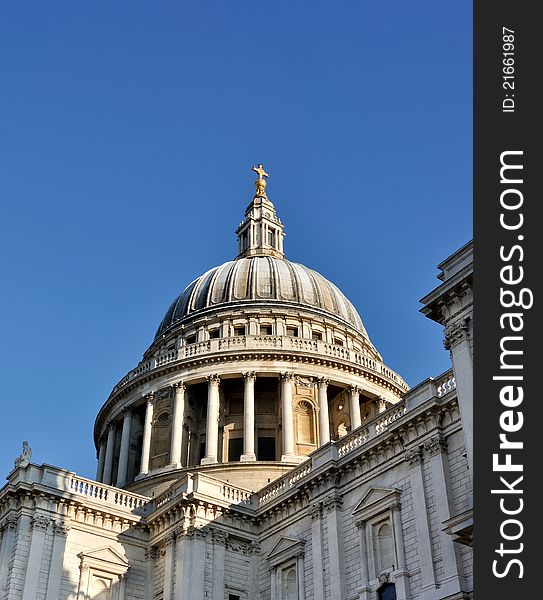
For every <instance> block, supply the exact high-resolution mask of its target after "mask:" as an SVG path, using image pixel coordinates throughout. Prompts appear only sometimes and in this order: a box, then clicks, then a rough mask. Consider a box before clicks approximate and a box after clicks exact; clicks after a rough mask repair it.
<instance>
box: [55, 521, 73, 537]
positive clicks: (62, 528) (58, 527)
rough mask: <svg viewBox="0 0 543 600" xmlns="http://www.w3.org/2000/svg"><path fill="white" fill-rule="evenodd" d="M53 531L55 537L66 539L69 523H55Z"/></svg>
mask: <svg viewBox="0 0 543 600" xmlns="http://www.w3.org/2000/svg"><path fill="white" fill-rule="evenodd" d="M54 531H55V534H56V535H59V536H62V537H68V532H69V531H70V523H69V522H68V521H55V524H54Z"/></svg>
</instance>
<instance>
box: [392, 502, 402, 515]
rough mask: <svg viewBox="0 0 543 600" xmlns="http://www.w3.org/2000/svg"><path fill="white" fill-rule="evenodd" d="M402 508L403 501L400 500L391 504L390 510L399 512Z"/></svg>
mask: <svg viewBox="0 0 543 600" xmlns="http://www.w3.org/2000/svg"><path fill="white" fill-rule="evenodd" d="M401 508H402V503H401V502H400V501H399V500H398V501H397V502H394V503H393V504H391V505H390V510H391V511H392V512H393V513H395V512H397V513H399V512H400V509H401Z"/></svg>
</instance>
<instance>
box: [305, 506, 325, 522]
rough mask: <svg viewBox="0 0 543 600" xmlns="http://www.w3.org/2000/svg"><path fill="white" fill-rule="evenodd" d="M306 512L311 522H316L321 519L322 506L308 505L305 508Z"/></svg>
mask: <svg viewBox="0 0 543 600" xmlns="http://www.w3.org/2000/svg"><path fill="white" fill-rule="evenodd" d="M307 512H308V513H309V515H310V517H311V520H312V521H316V520H318V519H320V518H321V515H322V505H321V504H320V503H319V504H310V505H309V506H308V507H307Z"/></svg>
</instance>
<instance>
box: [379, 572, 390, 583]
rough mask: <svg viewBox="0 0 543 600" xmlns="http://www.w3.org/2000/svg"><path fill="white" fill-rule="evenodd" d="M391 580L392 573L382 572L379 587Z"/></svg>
mask: <svg viewBox="0 0 543 600" xmlns="http://www.w3.org/2000/svg"><path fill="white" fill-rule="evenodd" d="M389 580H390V573H389V572H388V571H381V573H379V586H382V585H385V583H388V582H389Z"/></svg>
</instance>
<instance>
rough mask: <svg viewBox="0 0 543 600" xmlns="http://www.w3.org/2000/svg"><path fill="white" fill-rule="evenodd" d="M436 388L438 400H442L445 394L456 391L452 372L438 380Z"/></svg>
mask: <svg viewBox="0 0 543 600" xmlns="http://www.w3.org/2000/svg"><path fill="white" fill-rule="evenodd" d="M435 386H436V390H437V396H438V398H441V396H445V394H448V393H449V392H452V391H453V390H455V389H456V380H455V378H454V376H453V374H452V371H447V373H445V374H444V375H442V376H441V377H439V378H438V379H436V381H435Z"/></svg>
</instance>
